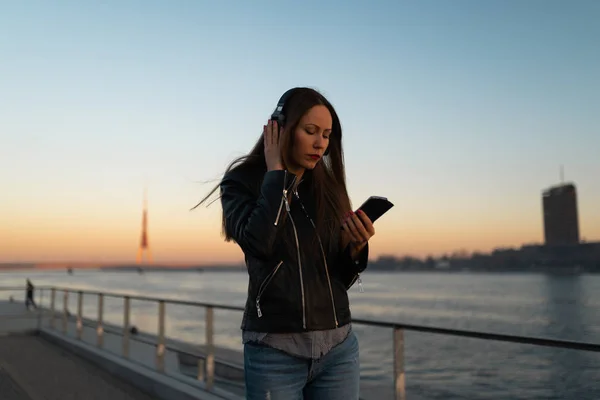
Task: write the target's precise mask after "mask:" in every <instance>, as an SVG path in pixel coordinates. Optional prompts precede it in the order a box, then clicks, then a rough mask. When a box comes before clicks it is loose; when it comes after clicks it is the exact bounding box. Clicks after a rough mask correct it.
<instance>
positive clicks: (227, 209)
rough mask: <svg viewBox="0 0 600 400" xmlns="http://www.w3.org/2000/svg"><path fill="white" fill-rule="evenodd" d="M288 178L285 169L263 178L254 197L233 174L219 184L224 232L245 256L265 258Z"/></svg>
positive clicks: (270, 246) (282, 209)
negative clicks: (258, 191)
mask: <svg viewBox="0 0 600 400" xmlns="http://www.w3.org/2000/svg"><path fill="white" fill-rule="evenodd" d="M290 176H291V177H295V176H294V175H292V174H290V173H289V172H287V171H285V170H275V171H268V172H266V173H265V175H264V179H263V182H262V186H261V188H260V193H259V195H258V198H257V196H256V194H254V193H252V191H251V190H250V189H249V188H248V186H247V184H245V183H244V182H243V178H242V177H240V176H236V175H235V174H227V175H226V176H225V177H224V178H223V180H222V181H221V184H220V189H221V205H222V207H223V215H224V217H225V229H226V231H227V233H228V234H229V235H230V236H231V237H232V238H233V240H235V242H236V243H237V244H238V245H239V246H240V247H241V249H242V251H243V252H244V254H246V255H250V256H253V257H255V258H261V259H268V258H269V256H270V255H271V254H272V252H273V244H274V243H275V237H276V234H277V230H278V225H277V224H278V222H279V219H280V218H281V214H282V213H283V212H284V211H285V204H284V203H285V202H284V198H285V196H284V193H285V192H284V189H285V188H286V187H289V186H290V185H289V182H288V181H290Z"/></svg>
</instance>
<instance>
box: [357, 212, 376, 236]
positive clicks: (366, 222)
mask: <svg viewBox="0 0 600 400" xmlns="http://www.w3.org/2000/svg"><path fill="white" fill-rule="evenodd" d="M356 215H358V216H359V218H360V221H361V222H362V225H363V227H364V228H365V230H366V231H367V233H368V234H369V237H370V236H373V235H374V234H375V227H374V226H373V222H371V219H370V218H369V217H368V216H367V214H365V213H364V212H363V211H362V210H358V212H357V213H356Z"/></svg>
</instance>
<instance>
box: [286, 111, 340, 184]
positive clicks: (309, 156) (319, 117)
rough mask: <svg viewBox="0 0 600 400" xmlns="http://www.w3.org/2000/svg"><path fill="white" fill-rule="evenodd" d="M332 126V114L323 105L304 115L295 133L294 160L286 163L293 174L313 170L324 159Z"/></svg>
mask: <svg viewBox="0 0 600 400" xmlns="http://www.w3.org/2000/svg"><path fill="white" fill-rule="evenodd" d="M331 125H332V118H331V113H330V112H329V110H328V109H327V107H325V106H323V105H317V106H314V107H312V108H311V109H309V110H308V111H307V112H306V114H304V116H303V117H302V118H301V119H300V122H299V123H298V126H297V127H296V131H295V132H294V133H295V135H294V136H295V138H294V144H293V149H292V160H288V161H286V164H287V167H288V168H289V169H290V171H291V172H300V171H303V170H306V169H313V168H314V167H315V166H316V165H317V163H318V162H319V160H321V158H323V154H324V153H325V150H327V146H328V145H329V135H331ZM290 161H291V162H290Z"/></svg>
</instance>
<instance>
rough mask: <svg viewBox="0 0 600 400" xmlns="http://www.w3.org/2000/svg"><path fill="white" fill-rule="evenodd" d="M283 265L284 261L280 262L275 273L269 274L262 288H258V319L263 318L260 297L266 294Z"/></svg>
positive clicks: (261, 285)
mask: <svg viewBox="0 0 600 400" xmlns="http://www.w3.org/2000/svg"><path fill="white" fill-rule="evenodd" d="M282 265H283V261H279V263H277V265H276V266H275V268H273V271H271V272H270V273H269V275H267V277H266V278H265V279H263V281H262V282H261V284H260V287H259V288H258V294H257V295H256V313H257V314H258V318H260V317H262V311H261V309H260V297H261V296H262V294H263V293H264V292H265V290H266V289H267V287H268V286H269V283H271V281H272V280H273V278H274V277H275V274H277V271H279V268H280V267H281V266H282Z"/></svg>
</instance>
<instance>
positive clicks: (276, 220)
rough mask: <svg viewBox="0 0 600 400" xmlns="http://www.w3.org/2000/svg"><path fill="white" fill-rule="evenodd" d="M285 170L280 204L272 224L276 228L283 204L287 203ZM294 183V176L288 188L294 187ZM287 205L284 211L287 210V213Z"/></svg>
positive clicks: (284, 171)
mask: <svg viewBox="0 0 600 400" xmlns="http://www.w3.org/2000/svg"><path fill="white" fill-rule="evenodd" d="M287 174H288V172H287V169H284V170H283V195H282V196H281V202H280V203H279V210H277V216H276V217H275V222H274V223H273V225H275V226H277V224H278V223H279V217H281V211H282V210H283V205H284V203H286V202H287V200H286V199H287V192H288V188H286V187H285V183H286V182H287ZM294 182H296V177H295V176H294V180H293V181H292V184H291V185H290V187H292V186H293V185H294ZM288 207H289V205H287V206H286V209H288V211H289V208H288Z"/></svg>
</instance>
